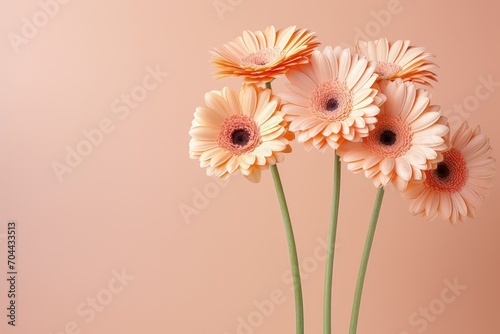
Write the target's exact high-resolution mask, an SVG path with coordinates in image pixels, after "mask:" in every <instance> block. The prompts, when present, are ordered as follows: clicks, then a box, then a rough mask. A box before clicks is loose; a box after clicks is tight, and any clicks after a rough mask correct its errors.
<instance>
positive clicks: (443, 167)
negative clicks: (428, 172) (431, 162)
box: [436, 162, 450, 180]
mask: <svg viewBox="0 0 500 334" xmlns="http://www.w3.org/2000/svg"><path fill="white" fill-rule="evenodd" d="M436 176H437V177H438V179H440V180H444V179H446V178H447V177H448V176H450V167H448V165H447V164H445V163H442V162H440V163H439V164H438V166H437V168H436Z"/></svg>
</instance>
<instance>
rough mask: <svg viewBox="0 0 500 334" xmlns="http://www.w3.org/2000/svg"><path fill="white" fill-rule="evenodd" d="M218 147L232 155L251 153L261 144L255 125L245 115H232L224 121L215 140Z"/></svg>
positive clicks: (257, 128)
mask: <svg viewBox="0 0 500 334" xmlns="http://www.w3.org/2000/svg"><path fill="white" fill-rule="evenodd" d="M217 140H218V143H219V146H220V147H222V148H225V149H226V150H228V151H229V152H231V153H232V154H234V155H240V154H244V153H247V152H251V151H253V150H254V149H255V148H256V147H257V146H259V144H260V143H261V138H260V132H259V127H258V126H257V123H255V121H254V120H253V119H252V118H250V117H249V116H245V115H232V116H230V117H228V118H226V119H225V120H224V122H223V123H222V125H221V129H220V132H219V136H218V138H217Z"/></svg>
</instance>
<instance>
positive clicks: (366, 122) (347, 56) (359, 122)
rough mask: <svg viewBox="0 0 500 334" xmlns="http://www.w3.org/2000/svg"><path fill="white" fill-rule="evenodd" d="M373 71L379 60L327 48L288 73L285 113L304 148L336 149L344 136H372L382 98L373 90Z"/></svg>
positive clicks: (374, 78)
mask: <svg viewBox="0 0 500 334" xmlns="http://www.w3.org/2000/svg"><path fill="white" fill-rule="evenodd" d="M374 70H375V63H370V62H368V60H366V58H364V57H360V56H359V55H358V54H352V53H351V51H350V50H349V49H342V48H340V47H336V48H335V49H332V48H331V47H326V48H325V49H324V50H323V51H322V52H320V51H317V50H316V51H314V52H313V54H312V56H311V60H310V62H309V63H308V64H306V65H302V66H300V67H298V68H296V69H292V70H290V71H289V72H288V73H287V74H286V77H287V78H288V80H289V81H290V83H289V84H287V87H288V88H289V89H290V92H281V93H279V95H280V97H281V98H282V100H283V103H284V105H283V108H282V112H283V113H284V117H285V120H286V121H289V122H290V130H291V131H293V132H295V133H296V134H297V139H298V141H299V142H302V143H304V147H305V149H306V150H310V149H311V148H312V147H315V148H317V149H320V150H322V151H324V150H325V149H327V148H328V147H332V148H334V149H336V148H337V147H338V146H339V144H340V143H341V142H343V141H344V140H351V141H356V140H357V141H359V140H361V138H362V137H365V136H367V135H368V132H369V131H370V130H371V129H373V127H374V124H375V122H376V121H377V119H376V118H375V116H377V114H378V113H379V111H380V109H379V106H380V105H381V104H382V103H383V101H384V96H383V95H382V94H380V93H379V92H378V90H376V89H374V88H372V86H373V84H374V82H375V80H376V79H377V75H376V74H374Z"/></svg>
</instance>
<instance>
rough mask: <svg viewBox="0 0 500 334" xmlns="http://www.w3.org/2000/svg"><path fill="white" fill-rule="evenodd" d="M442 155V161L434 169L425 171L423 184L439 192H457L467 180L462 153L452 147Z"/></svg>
mask: <svg viewBox="0 0 500 334" xmlns="http://www.w3.org/2000/svg"><path fill="white" fill-rule="evenodd" d="M443 156H444V159H443V161H442V162H440V163H439V164H438V166H437V168H436V169H433V170H428V171H426V172H425V174H426V176H427V178H426V179H425V185H426V186H427V187H429V188H431V189H434V190H437V191H440V192H447V193H455V192H458V191H460V190H461V189H462V188H463V186H464V185H465V183H466V182H467V178H468V175H469V173H468V170H467V166H466V162H465V159H464V157H463V155H462V153H460V151H458V150H456V149H454V148H452V149H451V150H449V151H447V152H444V153H443Z"/></svg>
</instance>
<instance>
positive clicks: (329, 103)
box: [326, 97, 339, 111]
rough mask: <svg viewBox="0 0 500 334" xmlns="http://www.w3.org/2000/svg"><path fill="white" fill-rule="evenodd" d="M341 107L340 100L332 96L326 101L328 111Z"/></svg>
mask: <svg viewBox="0 0 500 334" xmlns="http://www.w3.org/2000/svg"><path fill="white" fill-rule="evenodd" d="M338 107H339V101H337V99H335V98H333V97H332V98H330V99H328V101H326V110H328V111H335V110H337V108H338Z"/></svg>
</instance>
